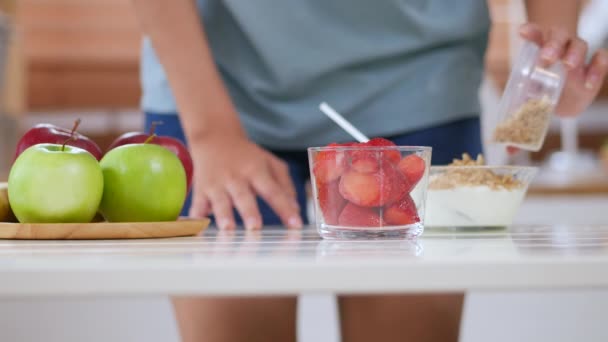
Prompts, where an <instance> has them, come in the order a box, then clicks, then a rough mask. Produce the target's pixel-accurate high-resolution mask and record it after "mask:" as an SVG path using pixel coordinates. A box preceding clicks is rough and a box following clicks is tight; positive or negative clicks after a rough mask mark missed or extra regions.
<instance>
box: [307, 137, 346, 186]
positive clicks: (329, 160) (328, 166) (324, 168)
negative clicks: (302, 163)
mask: <svg viewBox="0 0 608 342" xmlns="http://www.w3.org/2000/svg"><path fill="white" fill-rule="evenodd" d="M339 146H342V145H340V144H336V143H331V144H329V145H327V147H339ZM345 169H346V163H345V158H344V152H342V151H335V150H328V151H320V152H317V153H316V154H315V156H314V165H313V173H314V174H315V177H316V179H317V181H320V182H322V183H329V182H331V181H334V180H336V179H338V178H339V177H340V176H341V175H342V173H344V170H345Z"/></svg>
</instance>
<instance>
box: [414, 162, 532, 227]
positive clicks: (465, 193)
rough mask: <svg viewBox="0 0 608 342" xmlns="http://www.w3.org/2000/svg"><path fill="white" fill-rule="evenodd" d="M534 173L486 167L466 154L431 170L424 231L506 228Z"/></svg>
mask: <svg viewBox="0 0 608 342" xmlns="http://www.w3.org/2000/svg"><path fill="white" fill-rule="evenodd" d="M536 173H537V168H535V167H529V166H490V165H485V163H484V160H483V157H482V156H478V157H477V159H472V158H471V157H470V156H468V155H467V154H465V155H463V158H462V159H461V160H454V162H453V163H451V164H449V165H447V166H432V167H431V168H430V174H429V185H428V189H427V199H426V212H425V226H427V227H457V228H466V227H476V228H481V227H488V228H490V227H506V226H510V225H511V224H512V223H513V219H514V218H515V215H516V214H517V211H518V209H519V207H520V205H521V203H522V201H523V199H524V198H525V196H526V193H527V191H528V187H529V185H530V183H531V182H532V180H533V179H534V177H535V175H536Z"/></svg>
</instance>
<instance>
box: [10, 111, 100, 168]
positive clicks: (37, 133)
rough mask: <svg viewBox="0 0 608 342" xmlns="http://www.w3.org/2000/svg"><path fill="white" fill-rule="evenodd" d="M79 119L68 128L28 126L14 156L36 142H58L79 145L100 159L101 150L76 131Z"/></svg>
mask: <svg viewBox="0 0 608 342" xmlns="http://www.w3.org/2000/svg"><path fill="white" fill-rule="evenodd" d="M79 124H80V119H78V120H76V122H75V123H74V127H73V128H72V129H71V130H69V129H66V128H63V127H59V126H55V125H52V124H38V125H35V126H34V127H32V128H30V129H29V130H28V131H27V132H25V134H24V135H23V136H22V137H21V139H20V140H19V142H18V143H17V149H16V151H15V158H14V159H17V157H18V156H19V155H20V154H21V153H22V152H23V151H25V150H26V149H27V148H28V147H30V146H33V145H37V144H59V145H63V144H64V143H65V144H66V145H70V146H75V147H80V148H82V149H84V150H86V151H88V152H89V153H91V154H92V155H93V156H94V157H95V159H97V160H101V157H102V156H103V152H102V151H101V149H100V148H99V146H98V145H97V144H96V143H95V142H94V141H93V140H91V139H89V138H88V137H87V136H85V135H82V134H80V133H78V132H76V129H77V128H78V125H79Z"/></svg>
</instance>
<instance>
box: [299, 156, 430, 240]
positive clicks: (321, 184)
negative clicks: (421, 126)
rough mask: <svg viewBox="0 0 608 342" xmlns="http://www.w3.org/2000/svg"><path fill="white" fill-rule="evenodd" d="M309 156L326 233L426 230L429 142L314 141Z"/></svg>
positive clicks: (397, 234) (355, 235)
mask: <svg viewBox="0 0 608 342" xmlns="http://www.w3.org/2000/svg"><path fill="white" fill-rule="evenodd" d="M308 159H309V165H310V174H311V181H312V182H311V183H312V190H313V200H314V212H315V223H316V226H317V229H318V232H319V234H320V235H321V237H323V238H325V239H390V238H402V239H403V238H412V237H417V236H419V235H420V234H422V232H423V230H424V216H425V215H424V206H425V202H426V187H427V181H428V173H429V169H430V161H431V148H430V147H424V146H392V147H363V146H360V147H359V146H350V147H344V146H335V147H311V148H309V149H308Z"/></svg>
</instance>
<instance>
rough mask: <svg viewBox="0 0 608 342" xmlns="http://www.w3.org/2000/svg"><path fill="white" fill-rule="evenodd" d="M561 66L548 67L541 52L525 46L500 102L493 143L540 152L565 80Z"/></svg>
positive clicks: (533, 46)
mask: <svg viewBox="0 0 608 342" xmlns="http://www.w3.org/2000/svg"><path fill="white" fill-rule="evenodd" d="M565 75H566V71H565V68H564V66H563V65H562V64H561V63H560V62H556V63H554V64H552V65H545V64H544V62H543V61H542V60H541V58H540V48H539V47H538V45H536V44H535V43H532V42H528V41H527V42H525V43H524V44H523V47H522V49H521V51H520V53H519V56H518V58H517V60H516V61H515V63H514V65H513V67H512V69H511V73H510V75H509V80H508V81H507V85H506V87H505V91H504V93H503V96H502V98H501V100H500V103H499V107H498V112H497V116H496V118H495V129H494V133H493V136H492V140H493V142H494V143H498V144H501V145H507V146H514V147H519V148H521V149H524V150H529V151H538V150H540V148H541V147H542V145H543V143H544V140H545V136H546V135H547V130H548V128H549V124H550V122H551V117H552V114H553V112H554V111H555V106H556V105H557V103H558V101H559V99H560V96H561V93H562V90H563V87H564V82H565V78H566V76H565Z"/></svg>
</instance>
